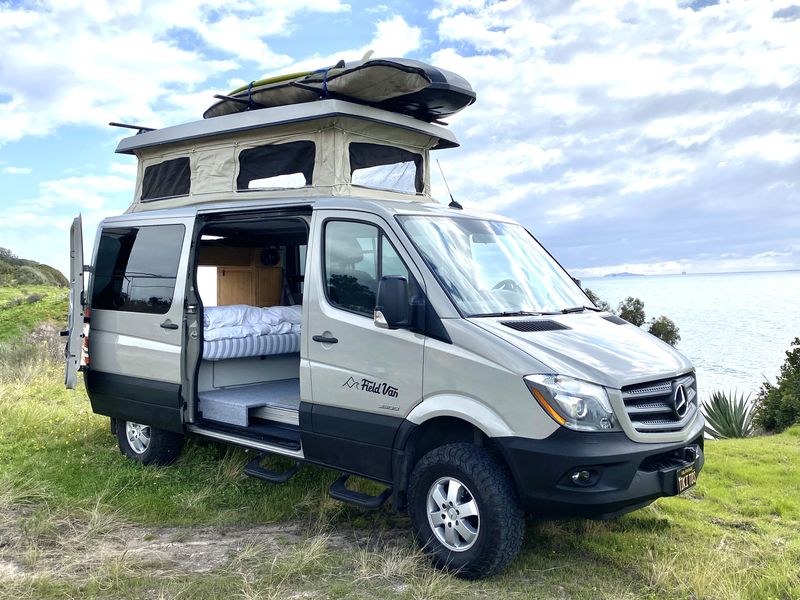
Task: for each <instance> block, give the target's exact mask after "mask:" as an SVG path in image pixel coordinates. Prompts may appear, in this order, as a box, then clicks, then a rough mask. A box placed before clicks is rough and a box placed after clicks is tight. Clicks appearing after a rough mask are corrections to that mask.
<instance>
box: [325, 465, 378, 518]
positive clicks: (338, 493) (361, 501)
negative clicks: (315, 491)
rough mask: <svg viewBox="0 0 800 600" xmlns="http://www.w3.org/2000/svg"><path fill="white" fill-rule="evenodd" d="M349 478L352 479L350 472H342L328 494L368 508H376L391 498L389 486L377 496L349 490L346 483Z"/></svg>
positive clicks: (342, 500) (335, 498)
mask: <svg viewBox="0 0 800 600" xmlns="http://www.w3.org/2000/svg"><path fill="white" fill-rule="evenodd" d="M348 479H350V474H349V473H342V474H341V475H340V476H339V479H337V480H336V481H334V482H333V484H332V485H331V488H330V489H329V490H328V494H329V495H330V497H331V498H333V499H334V500H339V501H341V502H347V503H348V504H353V505H355V506H358V507H360V508H364V509H366V510H375V509H377V508H380V507H381V506H383V505H384V503H385V502H386V501H387V500H388V499H389V496H391V495H392V488H391V487H387V488H386V489H385V490H383V491H382V492H381V493H380V494H378V495H377V496H370V495H369V494H362V493H361V492H354V491H353V490H348V489H347V487H345V483H347V480H348Z"/></svg>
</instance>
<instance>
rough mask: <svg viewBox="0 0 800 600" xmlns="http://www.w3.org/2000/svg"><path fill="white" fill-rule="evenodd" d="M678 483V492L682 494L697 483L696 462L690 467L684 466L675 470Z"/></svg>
mask: <svg viewBox="0 0 800 600" xmlns="http://www.w3.org/2000/svg"><path fill="white" fill-rule="evenodd" d="M675 478H676V480H677V483H678V493H679V494H682V493H683V492H685V491H686V490H688V489H689V488H690V487H694V484H696V483H697V468H696V466H695V464H694V463H692V464H691V465H689V466H688V467H682V468H680V469H678V470H677V471H676V472H675Z"/></svg>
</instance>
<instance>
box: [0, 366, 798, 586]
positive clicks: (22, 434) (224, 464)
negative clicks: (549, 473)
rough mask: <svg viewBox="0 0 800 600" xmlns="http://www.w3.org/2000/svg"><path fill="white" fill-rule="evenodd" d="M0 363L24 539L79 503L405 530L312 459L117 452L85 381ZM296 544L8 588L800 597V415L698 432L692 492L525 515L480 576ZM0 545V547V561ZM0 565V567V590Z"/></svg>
mask: <svg viewBox="0 0 800 600" xmlns="http://www.w3.org/2000/svg"><path fill="white" fill-rule="evenodd" d="M0 367H3V368H2V369H1V370H0V372H2V373H3V375H2V380H0V424H2V426H0V512H2V508H3V506H2V494H3V490H7V492H6V498H7V500H6V509H7V510H10V509H9V506H12V505H13V503H14V502H15V500H14V498H17V499H24V498H26V497H27V496H26V493H27V492H26V491H25V490H30V489H35V490H39V492H38V495H37V496H36V499H34V500H29V501H28V504H26V506H27V508H26V511H27V512H25V513H24V516H23V517H19V516H17V517H16V518H17V520H18V522H19V523H21V525H20V526H21V527H22V528H23V531H30V532H31V533H30V536H31V537H30V539H31V540H38V539H45V540H53V539H55V537H53V533H52V531H53V530H55V529H54V528H56V529H57V526H56V525H53V524H52V523H50V521H48V519H50V520H51V521H52V520H53V519H54V517H53V515H59V518H60V519H62V521H63V519H65V518H66V517H64V515H75V514H79V515H92V516H91V518H90V519H89V521H86V522H87V523H95V522H105V521H103V517H102V515H106V517H105V518H107V519H109V518H111V517H109V515H112V516H113V519H112V521H113V520H114V519H115V520H116V521H124V522H128V523H135V524H144V525H148V526H154V527H161V526H168V525H193V526H201V525H202V526H212V527H222V526H243V527H250V526H254V525H256V524H264V523H287V522H291V523H297V522H300V523H306V524H313V525H314V527H316V531H324V532H327V533H326V535H328V534H331V533H336V532H342V531H351V530H352V528H353V527H355V528H356V529H357V530H358V531H362V532H364V531H366V532H369V533H370V535H373V536H377V537H378V538H380V537H381V536H384V535H386V536H394V537H395V538H396V537H398V536H401V538H402V539H403V540H406V539H408V540H410V534H406V533H405V531H406V529H405V528H406V527H407V519H405V518H404V517H397V516H393V515H391V514H390V513H389V512H388V511H379V512H377V513H361V512H360V511H358V510H356V509H352V508H348V507H344V506H342V505H340V504H337V503H334V502H333V501H332V500H330V499H329V498H327V495H326V489H327V486H328V485H329V484H330V483H331V482H332V481H333V479H334V478H335V474H333V473H331V472H327V471H324V470H321V469H316V468H305V469H304V470H303V471H301V473H300V474H299V475H298V476H297V477H295V478H294V479H293V480H291V481H290V482H289V483H287V484H285V485H282V486H274V485H270V484H266V483H263V482H260V481H257V480H253V479H249V478H247V477H245V476H243V473H242V468H243V466H244V464H245V463H246V462H247V460H249V458H250V456H248V455H246V454H245V453H244V452H242V451H241V450H235V449H225V448H223V447H220V446H216V445H212V444H206V443H197V442H193V443H191V444H190V445H189V446H188V448H187V451H186V452H185V454H184V456H183V457H182V458H181V459H180V461H179V462H178V463H177V464H176V465H175V466H173V467H168V468H151V467H142V466H140V465H137V464H135V463H133V462H131V461H129V460H127V459H125V458H124V457H123V456H122V455H121V454H120V453H119V451H118V450H117V448H116V444H115V440H114V439H113V437H112V435H111V433H110V431H109V427H108V420H107V419H105V418H102V417H99V416H97V415H94V414H92V412H91V408H90V406H89V402H88V399H87V397H86V395H85V393H84V392H83V391H82V390H77V391H67V390H65V389H63V386H62V385H61V380H62V374H61V371H60V368H59V366H58V365H57V364H56V363H54V362H51V361H47V360H32V361H31V362H29V363H27V364H17V365H6V366H3V365H0ZM12 508H13V506H12ZM0 516H2V515H1V514H0ZM87 518H88V517H87ZM116 521H114V522H116ZM63 522H67V521H63ZM48 523H50V524H48ZM71 527H72V529H73V530H74V529H75V527H76V526H74V525H73V526H71ZM86 527H89V525H86ZM194 530H195V529H192V531H194ZM48 531H49V532H51V533H49V534H48V533H47V532H48ZM42 532H43V533H42ZM26 535H29V534H26ZM48 535H50V537H49V538H48V537H47V536H48ZM103 535H106V534H103ZM109 535H111V534H109ZM220 535H224V533H222V534H220ZM406 535H408V537H407V538H406ZM37 536H39V537H37ZM42 536H44V537H42ZM0 538H2V530H0ZM315 539H316V538H315ZM324 539H327V538H324ZM29 543H30V544H33V545H34V546H35V544H34V542H33V541H30V540H29ZM48 543H50V542H48ZM314 544H317V543H316V542H314ZM32 547H33V546H32ZM303 548H304V549H303ZM303 548H301V549H299V550H294V551H291V550H289V549H287V550H286V554H285V555H283V554H280V553H279V554H278V556H277V557H276V558H272V559H269V560H267V559H264V560H263V561H261V562H260V563H258V564H255V563H254V564H253V566H252V568H250V567H247V568H245V567H244V566H242V564H241V563H236V564H235V565H232V564H227V566H225V567H224V568H220V569H216V570H211V571H210V572H208V573H195V574H192V573H185V572H181V573H176V572H171V574H170V575H169V576H164V575H163V573H164V571H163V569H161V567H159V568H156V567H152V565H151V567H152V568H151V567H141V568H134V567H133V566H130V565H131V563H129V562H125V561H124V560H123V559H120V561H122V562H121V563H120V564H119V565H117V567H116V568H115V569H112V570H110V571H109V570H105V571H102V572H99V573H89V574H87V573H84V574H83V575H77V576H74V577H72V576H71V577H65V578H61V577H56V578H50V579H48V578H43V577H39V576H36V575H33V574H32V575H30V576H29V577H28V578H27V579H24V580H22V579H18V580H14V581H12V583H13V584H14V585H10V586H9V587H7V588H6V589H7V590H8V593H9V594H20V593H22V592H21V590H23V589H24V590H27V593H29V594H30V595H31V596H32V597H44V598H48V597H86V596H97V597H109V598H111V597H115V598H119V597H178V596H180V597H192V598H221V597H226V598H227V597H243V598H273V597H275V598H281V597H325V598H339V597H354V598H375V597H379V598H382V597H397V598H445V597H454V596H458V597H460V598H476V599H477V598H481V599H482V598H487V597H488V598H551V597H553V598H698V599H699V598H713V599H717V598H718V599H734V598H755V599H764V600H767V599H773V598H774V599H779V598H799V597H800V566H799V565H800V427H795V428H793V429H791V430H789V431H788V432H786V433H784V434H782V435H777V436H772V437H760V438H754V439H747V440H726V441H710V442H708V446H707V463H706V468H705V470H704V471H703V472H702V474H701V475H700V478H699V482H698V485H697V487H696V488H694V489H693V490H691V491H690V492H689V493H687V494H686V495H684V496H680V497H675V498H665V499H661V500H659V501H657V502H656V503H655V504H654V505H652V506H650V507H648V508H646V509H642V510H639V511H637V512H634V513H631V514H629V515H626V516H624V517H621V518H619V519H616V520H612V521H583V520H577V521H565V522H541V523H540V522H535V521H531V522H530V523H529V525H528V530H527V534H526V541H525V545H524V547H523V549H522V552H521V553H520V555H519V556H518V557H517V558H516V560H515V561H514V562H513V563H512V564H511V566H510V568H509V569H508V570H507V571H506V572H505V573H504V574H502V575H500V576H499V577H496V578H494V579H491V580H488V581H484V582H477V583H469V582H463V581H459V580H456V579H452V578H449V577H444V578H443V576H440V575H436V574H435V573H433V572H432V571H429V570H428V569H427V568H423V567H419V564H422V563H420V560H421V559H416V558H414V554H413V551H412V550H410V549H408V550H402V551H401V552H400V553H399V554H397V551H396V550H391V551H390V550H387V549H386V548H387V547H386V546H385V545H384V546H382V545H381V544H377V545H375V544H373V545H372V546H369V545H367V546H365V547H363V548H360V549H356V550H353V549H347V548H339V547H334V548H331V547H329V545H327V546H326V543H322V544H321V545H320V544H317V545H316V546H315V548H316V550H314V549H313V548H312V549H309V548H307V547H303ZM326 548H327V549H326ZM3 552H4V550H3V548H2V544H0V567H2V559H3ZM5 552H9V550H5ZM26 552H29V553H30V552H33V551H26ZM292 552H294V554H292ZM315 553H316V554H315ZM34 554H35V553H34ZM25 556H27V554H25ZM37 556H38V555H37ZM302 557H305V558H302ZM309 557H311V558H309ZM34 558H35V557H34ZM301 559H302V560H301ZM31 560H33V561H34V562H33V563H32V564H37V563H36V562H35V560H34V559H31ZM403 561H406V562H403ZM256 562H258V561H256ZM423 562H424V561H423ZM269 565H272V566H271V567H270V566H269ZM402 565H405V566H402ZM414 565H417V566H414ZM412 567H413V568H412ZM37 568H38V567H37ZM147 569H150V570H147ZM159 569H161V570H159ZM248 569H250V570H248ZM276 569H277V571H276ZM159 573H161V575H159ZM276 573H278V574H279V575H280V577H279V578H278V580H276V579H275V577H276ZM2 577H3V574H2V569H0V590H2V589H3V581H2ZM279 584H280V585H279ZM276 586H279V587H276ZM153 590H157V592H158V594H157V596H152V594H151V592H152V591H153ZM279 591H280V593H278V592H279ZM153 593H155V592H153ZM292 594H294V595H292ZM298 594H299V595H298ZM2 596H3V592H2V591H0V598H2ZM14 597H19V595H17V596H14Z"/></svg>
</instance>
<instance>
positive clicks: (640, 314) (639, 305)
mask: <svg viewBox="0 0 800 600" xmlns="http://www.w3.org/2000/svg"><path fill="white" fill-rule="evenodd" d="M617 311H618V312H617V314H619V316H620V317H622V318H623V319H625V320H626V321H627V322H628V323H631V324H632V325H636V326H637V327H641V326H642V325H644V302H642V301H641V300H639V299H638V298H634V297H633V296H628V297H627V298H625V300H623V301H622V302H620V303H619V306H618V307H617Z"/></svg>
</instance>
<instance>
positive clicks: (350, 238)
mask: <svg viewBox="0 0 800 600" xmlns="http://www.w3.org/2000/svg"><path fill="white" fill-rule="evenodd" d="M384 275H399V276H402V277H405V278H406V280H407V281H409V273H408V269H407V268H406V267H405V265H404V264H403V261H402V259H401V258H400V257H399V256H398V254H397V251H396V250H395V249H394V246H392V244H391V242H390V241H389V240H388V239H386V236H384V235H383V232H382V231H381V230H380V229H378V228H377V227H376V226H375V225H370V224H367V223H359V222H354V221H329V222H328V223H327V224H326V225H325V287H326V289H327V292H328V300H329V301H330V302H331V304H333V305H334V306H338V307H339V308H343V309H345V310H349V311H352V312H357V313H360V314H364V315H369V316H372V313H373V311H374V310H375V299H376V295H377V292H378V281H380V279H381V277H383V276H384Z"/></svg>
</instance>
